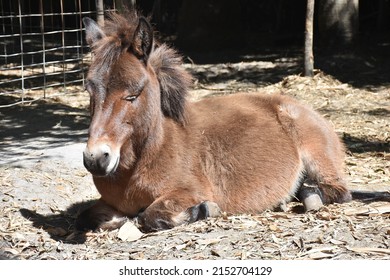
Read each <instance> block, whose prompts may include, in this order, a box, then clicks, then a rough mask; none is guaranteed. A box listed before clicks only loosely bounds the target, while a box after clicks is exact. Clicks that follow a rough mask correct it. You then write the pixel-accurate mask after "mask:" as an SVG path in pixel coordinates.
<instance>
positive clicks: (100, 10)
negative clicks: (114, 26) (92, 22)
mask: <svg viewBox="0 0 390 280" xmlns="http://www.w3.org/2000/svg"><path fill="white" fill-rule="evenodd" d="M96 21H97V23H98V24H99V25H100V26H103V25H104V4H103V0H96Z"/></svg>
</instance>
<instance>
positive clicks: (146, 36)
mask: <svg viewBox="0 0 390 280" xmlns="http://www.w3.org/2000/svg"><path fill="white" fill-rule="evenodd" d="M152 47H153V29H152V27H151V26H150V23H149V22H148V21H147V20H146V19H145V18H144V17H140V19H139V23H138V26H137V29H136V30H135V33H134V39H133V44H132V51H133V52H134V54H135V55H136V56H137V57H138V58H140V59H142V60H143V61H145V62H146V61H147V60H148V57H149V54H150V52H151V51H152Z"/></svg>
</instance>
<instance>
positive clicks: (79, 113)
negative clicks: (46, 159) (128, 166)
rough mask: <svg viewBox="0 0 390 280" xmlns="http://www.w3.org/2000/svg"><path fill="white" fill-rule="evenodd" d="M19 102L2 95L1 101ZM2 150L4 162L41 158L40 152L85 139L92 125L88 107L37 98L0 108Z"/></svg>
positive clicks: (7, 102)
mask: <svg viewBox="0 0 390 280" xmlns="http://www.w3.org/2000/svg"><path fill="white" fill-rule="evenodd" d="M15 101H18V98H17V97H11V96H2V95H0V104H10V103H12V102H15ZM0 119H1V122H0V139H1V140H2V141H1V142H0V150H2V151H7V153H4V154H3V155H2V157H1V158H0V164H2V163H7V164H10V163H16V162H18V161H20V160H24V159H31V158H39V157H40V151H42V150H44V149H49V148H56V147H61V146H63V145H68V144H73V143H79V142H84V141H85V139H86V137H87V129H88V124H89V117H88V113H87V111H86V110H85V109H80V108H74V107H71V106H68V105H65V104H61V103H55V102H52V101H45V100H42V101H37V102H34V103H32V104H28V103H27V105H17V106H12V107H9V108H1V109H0Z"/></svg>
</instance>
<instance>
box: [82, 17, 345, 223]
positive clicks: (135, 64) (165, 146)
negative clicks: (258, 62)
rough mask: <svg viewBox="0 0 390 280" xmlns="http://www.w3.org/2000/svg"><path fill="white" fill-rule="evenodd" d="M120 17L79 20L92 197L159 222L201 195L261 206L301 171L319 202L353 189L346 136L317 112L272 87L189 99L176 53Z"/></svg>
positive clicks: (173, 219)
mask: <svg viewBox="0 0 390 280" xmlns="http://www.w3.org/2000/svg"><path fill="white" fill-rule="evenodd" d="M125 18H126V19H125ZM125 18H124V17H121V16H119V15H114V16H112V21H109V22H108V23H107V24H106V26H105V28H104V29H100V28H99V27H97V25H96V24H95V23H94V22H91V21H85V23H86V25H87V38H89V41H90V42H89V43H90V45H91V47H92V50H93V52H94V54H95V58H94V61H93V63H92V65H91V67H90V71H89V74H88V83H87V89H88V91H89V92H90V94H91V111H92V115H93V117H92V122H91V126H90V135H89V139H88V145H87V148H86V151H85V152H84V158H85V165H86V167H87V169H88V170H90V171H91V173H92V174H93V179H94V183H95V185H96V187H97V189H98V191H99V193H100V194H101V200H100V202H99V203H100V204H103V205H106V206H105V207H110V208H111V210H112V213H115V215H117V214H118V213H121V214H123V215H124V216H128V217H135V216H139V221H140V223H141V225H142V226H143V227H144V229H145V230H159V229H163V228H170V227H173V226H176V225H178V224H181V223H184V222H189V221H193V220H196V215H198V214H199V213H201V212H202V211H205V210H199V209H206V211H207V209H208V208H207V207H208V205H207V204H206V205H202V207H203V208H202V207H200V208H199V207H198V208H199V209H198V208H197V207H195V208H193V207H194V206H197V205H200V203H202V202H204V201H210V202H215V203H216V204H217V205H218V206H219V207H220V208H221V210H223V211H226V212H227V213H258V212H261V211H264V210H265V209H269V208H272V207H275V206H277V205H279V204H280V203H281V202H283V201H286V200H288V199H290V198H291V197H292V196H293V195H294V194H295V193H296V192H297V190H298V188H299V187H300V185H301V184H302V183H303V181H304V180H305V179H306V178H308V179H310V180H311V181H315V182H316V183H317V185H318V187H319V188H320V190H321V193H322V196H323V200H324V202H326V203H332V202H344V201H347V200H349V199H350V198H351V196H350V193H349V191H348V190H347V189H346V187H345V181H344V178H343V177H344V175H343V155H344V150H343V145H342V144H341V143H340V141H339V139H338V137H337V135H336V134H335V132H334V131H333V128H332V127H331V126H330V125H329V124H328V123H327V122H326V121H325V120H324V119H323V118H322V117H321V116H320V115H318V114H317V113H316V112H314V111H313V110H311V109H310V108H308V107H306V106H303V105H301V104H299V103H298V102H297V101H295V100H293V99H292V98H290V97H287V96H283V95H280V94H277V95H273V96H269V95H265V94H263V93H251V94H249V93H237V94H234V95H230V96H223V97H215V98H210V99H206V100H203V101H200V102H197V103H193V104H189V103H188V102H187V101H186V98H185V97H186V93H187V90H188V87H189V85H190V81H191V78H190V76H189V74H188V73H186V72H185V71H184V70H183V69H182V68H181V63H182V61H181V58H180V56H178V54H177V53H176V52H175V51H173V50H172V49H170V48H168V47H167V46H166V45H164V44H163V45H160V46H158V45H157V44H154V45H152V46H149V45H148V44H150V43H151V44H153V43H152V42H153V38H150V36H153V35H150V34H151V32H150V30H149V29H148V28H150V26H148V25H147V24H145V23H143V22H144V19H143V18H142V17H139V16H138V15H137V14H136V13H135V12H130V16H127V17H125ZM148 34H149V35H148ZM91 38H92V39H91ZM134 38H136V39H134ZM139 38H142V40H139ZM133 39H134V40H133ZM148 49H149V50H150V51H148ZM129 95H130V97H129ZM126 99H127V100H126ZM116 161H119V162H118V163H116ZM209 205H210V204H209ZM189 209H191V210H189ZM88 211H89V212H88ZM105 211H106V210H105ZM107 211H108V210H107ZM107 211H106V212H107ZM195 212H196V213H198V214H194V213H195ZM94 213H98V211H96V209H90V210H87V214H88V215H86V214H84V216H86V217H88V219H91V217H93V215H94ZM113 215H114V214H113ZM191 215H195V218H194V217H191ZM199 215H201V214H199ZM202 215H203V214H202ZM207 215H209V214H207ZM207 215H205V216H207ZM95 219H98V217H96V218H95ZM85 220H86V219H85V218H84V220H83V218H81V220H79V224H83V222H84V223H87V221H85ZM96 223H97V224H99V226H100V227H104V224H105V223H104V221H103V222H101V223H99V222H96Z"/></svg>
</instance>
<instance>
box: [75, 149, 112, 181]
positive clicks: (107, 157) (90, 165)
mask: <svg viewBox="0 0 390 280" xmlns="http://www.w3.org/2000/svg"><path fill="white" fill-rule="evenodd" d="M83 161H84V166H85V168H86V169H87V170H88V171H89V172H91V173H92V175H94V176H107V175H109V174H111V173H113V172H114V171H115V170H116V168H117V167H118V163H119V156H117V155H115V153H113V152H112V150H111V148H110V146H108V145H107V144H101V145H97V146H94V147H88V146H87V147H86V148H85V150H84V153H83Z"/></svg>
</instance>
